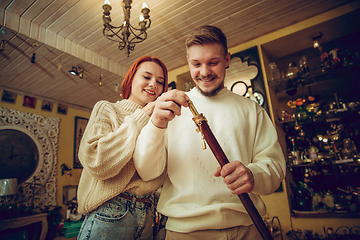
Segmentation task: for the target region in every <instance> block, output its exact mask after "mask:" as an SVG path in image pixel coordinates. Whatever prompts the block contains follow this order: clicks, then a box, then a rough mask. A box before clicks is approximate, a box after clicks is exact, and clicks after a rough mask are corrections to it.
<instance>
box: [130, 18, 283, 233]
mask: <svg viewBox="0 0 360 240" xmlns="http://www.w3.org/2000/svg"><path fill="white" fill-rule="evenodd" d="M185 45H186V49H187V60H188V64H189V67H190V72H191V77H192V79H193V80H194V82H195V83H196V88H194V89H192V90H191V91H190V92H187V93H184V92H181V91H178V90H172V91H169V92H167V93H164V94H162V95H161V96H160V97H159V98H158V99H157V101H156V103H155V108H154V112H153V115H152V116H151V119H150V122H149V123H148V124H147V125H146V126H145V127H144V128H143V130H142V132H141V133H140V135H139V137H138V140H137V144H136V148H135V153H134V163H135V167H136V168H137V171H138V173H139V175H140V176H141V178H142V179H143V180H145V181H148V180H151V179H154V178H156V177H158V176H160V175H161V174H162V173H163V171H165V169H166V170H167V175H166V179H165V182H164V186H163V188H162V190H161V195H160V199H159V202H158V207H157V209H158V211H159V212H160V213H162V214H163V215H165V216H167V217H168V221H167V223H166V230H167V231H166V239H168V240H171V239H177V240H179V239H180V240H181V239H186V240H189V239H190V240H191V239H207V240H208V239H216V240H218V239H251V240H254V239H261V236H260V234H259V233H258V231H257V229H256V227H255V226H254V225H253V223H252V221H251V219H250V217H249V215H248V214H247V212H246V210H245V208H244V206H243V205H242V203H241V202H240V200H239V198H238V197H237V195H238V194H241V193H249V195H250V197H251V199H252V200H253V202H254V205H255V206H256V208H257V209H258V211H259V213H260V214H261V215H263V214H265V213H266V209H265V205H264V203H263V202H262V200H261V198H260V196H259V195H266V194H271V193H273V192H274V191H275V190H276V189H277V188H278V187H279V185H280V182H281V181H282V180H283V179H284V176H285V159H284V156H283V153H282V151H281V148H280V145H279V143H278V139H277V133H276V130H275V128H274V126H273V124H272V122H271V120H270V118H269V116H268V115H267V113H266V112H265V110H264V109H263V108H262V107H261V106H260V105H258V104H257V103H256V102H254V101H252V100H250V99H247V98H244V97H242V96H239V95H237V94H235V93H233V92H231V91H229V90H228V89H226V88H225V87H224V79H225V69H226V67H227V66H228V65H229V61H230V53H229V52H228V48H227V41H226V37H225V35H224V34H223V33H222V31H221V30H220V29H219V28H217V27H214V26H208V25H205V26H201V27H199V28H196V29H195V30H194V31H192V32H191V33H190V34H189V36H188V37H187V39H186V42H185ZM190 99H191V101H192V102H193V103H194V105H195V106H196V108H197V110H199V112H201V113H203V114H204V116H206V118H207V120H208V123H209V126H210V127H211V129H212V132H213V134H214V135H215V137H216V138H217V140H218V142H219V144H220V146H221V147H222V148H223V150H224V152H225V154H226V156H227V157H228V159H229V161H230V163H228V164H226V165H225V166H224V167H223V168H222V169H221V168H220V167H219V164H218V162H217V160H216V158H215V157H214V155H213V153H212V152H211V150H210V149H209V148H208V149H205V150H203V149H202V141H201V136H200V134H198V133H197V132H196V131H195V130H196V126H195V124H194V122H193V121H192V117H193V116H192V113H191V112H190V110H189V109H186V108H183V107H188V103H187V101H188V100H190ZM220 176H221V178H220Z"/></svg>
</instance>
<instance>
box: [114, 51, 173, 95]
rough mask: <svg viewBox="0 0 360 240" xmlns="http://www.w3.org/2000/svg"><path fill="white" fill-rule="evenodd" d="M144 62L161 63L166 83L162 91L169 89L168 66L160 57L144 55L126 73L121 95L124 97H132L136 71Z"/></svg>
mask: <svg viewBox="0 0 360 240" xmlns="http://www.w3.org/2000/svg"><path fill="white" fill-rule="evenodd" d="M143 62H154V63H156V64H157V65H159V66H160V67H161V68H162V70H163V72H164V83H163V91H162V93H163V92H166V91H167V88H168V72H167V68H166V66H165V64H164V63H163V62H162V61H161V60H160V59H158V58H156V57H150V56H142V57H140V58H139V59H138V60H136V61H135V62H134V63H133V65H132V66H131V67H130V69H129V70H128V72H127V73H126V75H125V78H124V80H123V81H122V84H121V95H122V98H123V99H128V98H129V97H130V94H131V86H132V82H133V79H134V76H135V73H136V71H137V70H138V68H139V66H140V64H141V63H143Z"/></svg>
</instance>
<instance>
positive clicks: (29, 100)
mask: <svg viewBox="0 0 360 240" xmlns="http://www.w3.org/2000/svg"><path fill="white" fill-rule="evenodd" d="M23 106H24V107H29V108H35V106H36V98H34V97H29V96H26V95H25V96H24V102H23Z"/></svg>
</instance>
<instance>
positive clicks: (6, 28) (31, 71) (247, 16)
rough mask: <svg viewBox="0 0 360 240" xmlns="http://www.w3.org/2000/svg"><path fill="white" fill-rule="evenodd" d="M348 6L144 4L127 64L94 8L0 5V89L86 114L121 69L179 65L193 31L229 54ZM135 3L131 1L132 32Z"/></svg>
mask: <svg viewBox="0 0 360 240" xmlns="http://www.w3.org/2000/svg"><path fill="white" fill-rule="evenodd" d="M353 2H357V1H350V0H326V1H320V0H246V1H245V0H241V1H240V0H238V1H235V0H146V3H147V5H148V6H149V8H150V18H151V21H152V23H151V27H150V29H149V30H148V38H147V39H146V40H145V41H144V42H142V43H139V44H136V46H135V50H134V51H133V52H130V56H129V57H127V55H126V54H125V51H124V50H122V51H120V50H118V48H117V46H118V44H117V43H116V42H112V41H110V40H108V39H106V38H105V37H104V36H103V34H102V30H103V23H102V14H103V10H102V5H103V1H102V0H1V1H0V25H1V33H0V41H2V40H3V42H4V50H3V51H0V88H1V89H4V90H8V91H13V92H16V93H18V94H25V95H29V96H32V97H36V98H37V99H45V100H50V101H55V102H58V103H63V104H68V105H70V106H72V107H78V108H82V109H88V110H90V109H91V108H92V107H93V105H94V104H95V103H96V102H97V101H99V100H103V99H105V100H109V101H112V102H115V101H117V100H119V99H120V96H119V94H120V91H118V92H116V91H115V85H116V83H118V84H120V85H121V81H122V79H123V76H124V75H125V73H126V71H127V69H128V68H129V67H130V66H131V64H132V63H133V62H134V61H135V60H136V59H137V58H139V57H140V56H142V55H153V56H156V57H159V58H160V59H161V60H162V61H163V62H164V63H165V64H166V65H167V67H168V70H169V71H170V70H173V69H176V68H178V67H181V66H184V65H186V55H185V47H184V40H185V37H186V35H187V34H188V33H189V32H190V31H191V30H192V29H193V28H195V27H197V26H200V25H203V24H211V25H215V26H218V27H220V28H221V29H222V30H223V31H224V33H225V34H226V35H227V38H228V46H229V48H231V47H234V46H237V45H239V44H241V43H244V42H247V41H249V40H252V39H254V38H257V37H260V36H263V35H265V34H268V33H271V32H273V31H276V30H278V29H281V28H284V27H287V26H289V25H292V24H294V23H297V22H300V21H302V20H305V19H308V18H310V17H313V16H316V15H318V14H321V13H324V12H327V11H329V10H332V9H334V8H337V7H340V6H343V5H345V4H349V3H353ZM110 3H111V6H112V11H111V18H112V24H113V25H116V26H118V25H120V24H121V23H122V22H123V10H122V8H121V1H120V0H117V1H114V0H112V1H111V0H110ZM142 3H143V1H137V0H133V3H132V8H131V15H132V16H131V24H132V25H134V26H137V24H138V18H139V15H140V12H141V5H142ZM34 53H35V61H34V63H32V61H31V59H32V56H33V54H34ZM60 62H61V69H59V63H60ZM73 66H79V67H81V68H82V69H83V70H84V77H83V79H80V78H79V77H78V76H72V75H70V73H69V70H71V68H72V67H73ZM101 74H102V81H103V86H102V87H99V85H98V82H99V80H100V75H101Z"/></svg>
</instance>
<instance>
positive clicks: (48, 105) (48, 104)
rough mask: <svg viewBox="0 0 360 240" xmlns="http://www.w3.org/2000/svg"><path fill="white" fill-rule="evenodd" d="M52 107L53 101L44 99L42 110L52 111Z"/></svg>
mask: <svg viewBox="0 0 360 240" xmlns="http://www.w3.org/2000/svg"><path fill="white" fill-rule="evenodd" d="M52 108H53V102H50V101H46V100H43V101H42V104H41V109H42V110H44V111H49V112H51V111H52Z"/></svg>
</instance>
